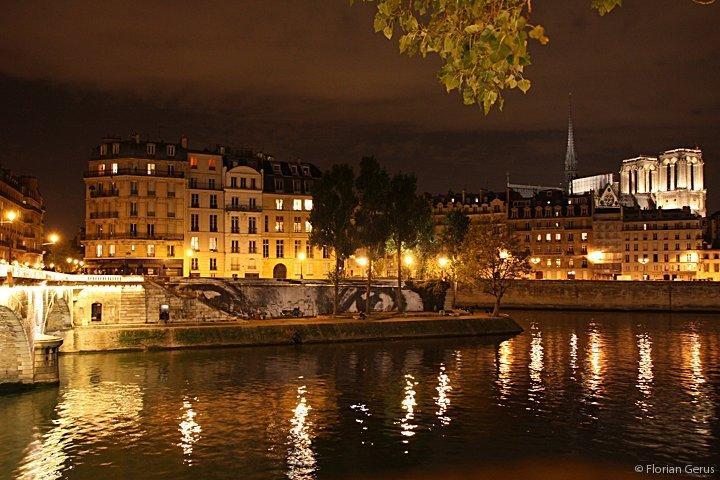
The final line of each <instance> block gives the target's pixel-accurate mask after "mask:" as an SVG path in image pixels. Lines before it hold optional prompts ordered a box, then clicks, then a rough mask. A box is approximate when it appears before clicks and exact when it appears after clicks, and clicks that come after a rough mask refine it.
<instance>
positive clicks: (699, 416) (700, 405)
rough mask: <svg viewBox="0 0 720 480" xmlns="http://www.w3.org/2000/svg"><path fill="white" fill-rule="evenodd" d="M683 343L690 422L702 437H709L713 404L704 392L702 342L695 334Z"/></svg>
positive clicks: (690, 335) (684, 380) (686, 337)
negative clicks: (690, 401)
mask: <svg viewBox="0 0 720 480" xmlns="http://www.w3.org/2000/svg"><path fill="white" fill-rule="evenodd" d="M684 337H685V341H684V342H683V358H684V363H685V371H686V372H687V374H686V375H683V383H684V384H685V389H686V391H687V392H688V393H689V394H690V396H691V397H692V404H693V412H692V417H691V418H692V421H693V422H694V423H695V424H696V430H697V432H698V433H701V434H702V435H709V434H710V430H709V429H708V426H709V422H710V419H711V418H712V417H713V416H714V414H713V410H714V404H713V401H712V399H711V398H710V396H709V395H708V392H707V390H706V385H705V383H706V379H705V373H704V372H703V362H702V342H701V341H700V335H698V334H697V333H696V332H691V333H689V334H686V335H685V336H684Z"/></svg>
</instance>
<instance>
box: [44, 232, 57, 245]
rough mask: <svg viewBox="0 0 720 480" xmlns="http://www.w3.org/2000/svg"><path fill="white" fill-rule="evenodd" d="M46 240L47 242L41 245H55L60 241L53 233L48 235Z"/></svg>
mask: <svg viewBox="0 0 720 480" xmlns="http://www.w3.org/2000/svg"><path fill="white" fill-rule="evenodd" d="M47 240H48V241H47V242H45V243H43V245H55V244H56V243H58V242H59V241H60V235H58V234H57V233H55V232H53V233H51V234H50V235H48V237H47Z"/></svg>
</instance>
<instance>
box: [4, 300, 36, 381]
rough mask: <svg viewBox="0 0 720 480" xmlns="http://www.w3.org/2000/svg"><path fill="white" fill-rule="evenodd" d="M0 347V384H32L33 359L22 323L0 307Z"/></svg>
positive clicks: (15, 315) (11, 312) (18, 318)
mask: <svg viewBox="0 0 720 480" xmlns="http://www.w3.org/2000/svg"><path fill="white" fill-rule="evenodd" d="M0 345H2V347H3V348H2V349H0V384H2V383H32V382H33V379H34V374H33V358H32V352H31V350H30V342H29V341H28V338H27V335H26V333H25V330H24V329H23V321H22V319H21V318H20V317H18V315H17V314H16V313H15V312H14V311H13V310H11V309H9V308H7V307H4V306H0Z"/></svg>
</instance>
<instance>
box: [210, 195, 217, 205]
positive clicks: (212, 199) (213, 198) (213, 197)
mask: <svg viewBox="0 0 720 480" xmlns="http://www.w3.org/2000/svg"><path fill="white" fill-rule="evenodd" d="M217 207H218V203H217V195H214V194H213V195H210V208H217Z"/></svg>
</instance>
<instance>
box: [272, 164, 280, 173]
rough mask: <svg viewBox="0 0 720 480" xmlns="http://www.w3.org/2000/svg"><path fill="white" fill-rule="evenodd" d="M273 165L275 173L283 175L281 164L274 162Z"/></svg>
mask: <svg viewBox="0 0 720 480" xmlns="http://www.w3.org/2000/svg"><path fill="white" fill-rule="evenodd" d="M272 167H273V173H274V174H275V175H282V169H281V168H280V164H279V163H273V166H272Z"/></svg>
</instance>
